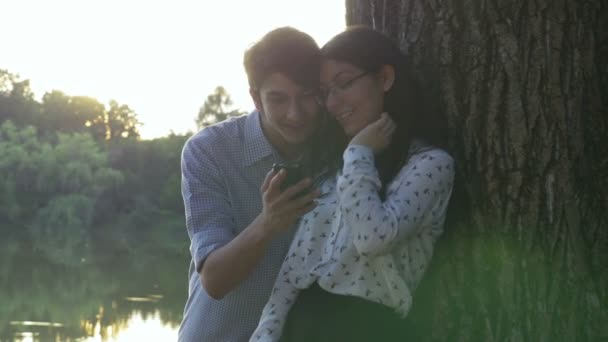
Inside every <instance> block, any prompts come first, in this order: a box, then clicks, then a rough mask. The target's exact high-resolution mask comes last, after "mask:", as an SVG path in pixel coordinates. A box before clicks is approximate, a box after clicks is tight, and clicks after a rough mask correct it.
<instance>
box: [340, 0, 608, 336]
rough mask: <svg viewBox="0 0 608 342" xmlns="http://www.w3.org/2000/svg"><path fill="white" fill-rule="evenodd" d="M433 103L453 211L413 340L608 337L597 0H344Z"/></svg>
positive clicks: (606, 7)
mask: <svg viewBox="0 0 608 342" xmlns="http://www.w3.org/2000/svg"><path fill="white" fill-rule="evenodd" d="M346 20H347V24H349V25H352V24H364V25H368V26H373V27H375V28H376V29H378V30H380V31H383V32H385V33H386V34H388V35H389V36H391V37H392V38H394V39H395V40H396V41H397V42H398V43H399V44H400V46H401V48H402V49H403V51H404V52H407V53H408V54H410V55H411V56H412V57H413V59H414V61H415V63H416V65H417V70H418V71H419V72H420V74H421V76H422V77H423V78H424V79H425V81H426V82H425V83H426V86H427V87H428V91H429V92H433V93H436V94H437V95H438V98H439V99H441V101H440V107H441V108H439V110H442V111H443V112H444V113H445V115H446V119H447V122H448V127H449V130H450V137H449V138H450V139H449V140H450V152H451V153H452V154H453V155H454V157H455V158H456V160H457V163H458V184H457V186H458V188H457V190H458V191H457V193H456V194H455V196H454V197H453V203H452V204H453V206H454V208H453V212H452V214H454V212H456V214H457V215H452V216H451V219H450V220H449V222H448V225H447V227H446V229H447V231H446V235H445V236H444V238H443V239H442V241H441V242H440V244H439V246H438V248H437V250H438V253H437V256H436V259H435V263H434V265H433V267H432V269H431V271H430V272H429V274H428V277H427V279H426V280H425V282H423V283H422V284H421V285H420V287H419V289H418V297H417V300H416V302H415V305H414V309H413V311H412V313H411V314H410V317H409V318H408V320H409V322H410V323H411V326H412V327H411V329H412V334H413V336H415V337H417V340H443V341H445V340H449V341H470V340H477V341H494V340H496V341H498V340H500V341H505V340H506V341H520V340H529V341H553V340H559V341H574V340H582V341H597V340H602V339H606V340H608V330H607V327H606V325H607V324H606V323H607V322H608V291H607V289H608V2H607V1H605V0H596V1H574V0H537V1H531V0H522V1H512V0H501V1H498V0H494V1H484V0H476V1H475V0H446V1H440V0H393V1H391V0H371V1H368V0H365V1H363V0H347V1H346Z"/></svg>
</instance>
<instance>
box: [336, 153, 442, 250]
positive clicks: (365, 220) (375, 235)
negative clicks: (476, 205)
mask: <svg viewBox="0 0 608 342" xmlns="http://www.w3.org/2000/svg"><path fill="white" fill-rule="evenodd" d="M343 158H344V167H343V172H342V175H340V176H339V177H338V198H339V201H340V209H341V211H342V215H343V217H344V219H345V223H346V227H348V228H350V229H352V230H353V238H354V240H353V243H354V245H355V247H356V249H357V251H358V252H359V253H367V254H384V253H387V252H389V250H390V247H391V245H392V244H393V243H394V242H395V241H398V240H400V239H405V238H408V237H411V236H413V235H415V234H417V233H418V232H419V231H420V228H421V227H422V223H423V222H425V221H426V218H427V215H433V216H434V217H435V216H437V217H436V219H437V220H441V219H443V217H440V216H444V215H445V208H447V201H448V200H449V197H450V195H451V190H452V182H453V179H454V165H453V164H454V161H453V159H452V157H450V156H449V155H448V154H447V153H446V152H444V151H442V150H439V149H433V150H429V151H427V152H421V153H419V154H416V155H414V156H412V157H411V158H410V160H408V162H407V163H406V165H404V166H403V168H402V169H401V170H400V171H399V173H398V174H397V175H396V176H395V178H394V180H393V185H391V186H390V188H389V189H390V190H389V191H388V193H387V194H386V198H385V201H384V202H382V200H381V199H380V196H379V191H380V189H381V185H382V184H381V182H380V179H379V177H378V172H377V170H376V168H375V165H374V154H373V152H372V150H371V149H369V148H368V147H366V146H361V145H349V146H348V147H347V149H346V151H344V154H343Z"/></svg>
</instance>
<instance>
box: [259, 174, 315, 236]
mask: <svg viewBox="0 0 608 342" xmlns="http://www.w3.org/2000/svg"><path fill="white" fill-rule="evenodd" d="M301 170H302V168H301V167H299V166H294V165H284V164H275V165H274V166H273V169H272V170H271V171H270V172H268V174H267V175H266V179H264V183H263V184H262V187H261V189H260V190H261V191H262V203H263V209H262V213H261V214H260V217H259V218H260V219H262V220H263V222H264V224H263V226H264V227H265V228H266V229H269V230H270V231H271V232H272V233H273V234H274V233H279V232H283V231H285V230H286V229H288V228H289V227H291V225H293V224H294V223H295V222H296V221H297V220H298V218H300V217H301V216H302V215H304V214H306V213H307V212H309V211H311V210H313V209H314V208H315V207H316V206H317V204H316V203H315V201H314V200H315V199H316V198H317V197H319V194H320V191H319V190H318V189H312V188H311V186H312V179H311V178H310V177H305V176H304V175H303V173H302V172H301ZM290 172H291V175H290Z"/></svg>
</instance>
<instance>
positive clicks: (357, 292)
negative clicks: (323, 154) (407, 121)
mask: <svg viewBox="0 0 608 342" xmlns="http://www.w3.org/2000/svg"><path fill="white" fill-rule="evenodd" d="M343 158H344V167H343V170H342V172H341V173H338V175H337V177H333V178H331V179H328V180H327V181H325V182H324V183H323V184H322V185H321V192H322V193H323V194H326V195H324V196H322V197H321V198H320V199H319V200H318V205H317V207H316V208H315V209H314V210H313V211H311V212H309V213H308V214H306V215H305V216H303V217H302V218H301V220H300V222H299V228H298V231H297V233H296V235H295V237H294V240H293V242H292V244H291V247H290V250H289V252H288V253H287V256H286V258H285V261H284V262H283V265H282V267H281V270H280V272H279V274H278V276H277V280H276V282H275V287H274V288H273V291H272V294H271V296H270V299H269V300H268V303H267V304H266V306H265V307H264V310H263V312H262V316H261V318H260V323H259V325H258V327H257V329H256V330H255V332H254V333H253V335H252V337H251V339H250V341H278V340H279V338H280V336H281V331H282V328H283V325H284V323H285V321H286V318H287V314H288V312H289V309H290V307H291V305H292V304H293V303H294V301H295V299H296V297H297V295H298V293H299V291H300V290H301V289H305V288H307V287H309V286H310V285H312V284H313V283H314V282H315V281H316V282H318V283H319V285H320V286H321V287H322V288H323V289H324V290H326V291H329V292H332V293H335V294H340V295H347V296H357V297H361V298H364V299H367V300H371V301H374V302H377V303H380V304H384V305H387V306H390V307H392V308H394V309H395V310H396V311H397V312H398V313H400V314H401V315H402V316H405V315H406V314H407V312H408V311H409V309H410V307H411V305H412V292H413V291H414V289H415V288H416V286H417V284H418V282H419V281H420V279H421V277H422V275H423V274H424V271H425V270H426V267H427V265H428V264H429V262H430V259H431V256H432V253H433V245H434V243H435V241H436V240H437V238H438V237H439V236H440V235H441V233H442V232H443V223H444V221H445V215H446V210H447V207H448V201H449V198H450V195H451V192H452V183H453V179H454V161H453V159H452V157H450V155H449V154H447V153H446V152H445V151H443V150H440V149H437V148H431V147H428V146H422V145H421V144H420V143H419V142H414V143H413V144H412V146H411V148H410V151H409V159H408V161H407V163H406V165H404V166H403V168H402V169H401V170H400V171H399V173H398V174H397V175H396V176H395V177H394V179H393V181H392V182H391V183H390V184H389V185H388V188H387V193H386V199H385V201H384V202H382V201H381V199H380V197H379V190H380V189H381V182H380V179H379V178H378V172H377V170H376V168H375V166H374V155H373V152H372V150H371V149H370V148H368V147H366V146H361V145H349V146H348V147H347V149H346V151H344V154H343ZM336 187H337V189H336Z"/></svg>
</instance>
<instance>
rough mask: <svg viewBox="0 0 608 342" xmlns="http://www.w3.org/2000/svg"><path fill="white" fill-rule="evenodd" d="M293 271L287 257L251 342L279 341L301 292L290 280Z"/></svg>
mask: <svg viewBox="0 0 608 342" xmlns="http://www.w3.org/2000/svg"><path fill="white" fill-rule="evenodd" d="M292 270H293V268H292V266H291V265H290V263H289V257H287V258H286V259H285V261H284V262H283V265H282V266H281V270H280V271H279V275H278V276H277V279H276V281H275V284H274V288H273V289H272V293H271V295H270V298H269V299H268V302H267V303H266V305H265V306H264V310H262V316H261V317H260V322H259V324H258V327H257V328H256V329H255V331H254V332H253V335H251V339H250V342H272V341H279V339H280V337H281V334H282V332H283V327H284V325H285V322H286V321H287V315H288V314H289V309H290V308H291V307H292V306H293V304H294V302H295V301H296V298H297V297H298V294H299V292H300V290H299V289H298V288H296V287H295V286H294V285H293V284H292V283H291V281H290V279H289V272H291V271H292Z"/></svg>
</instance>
